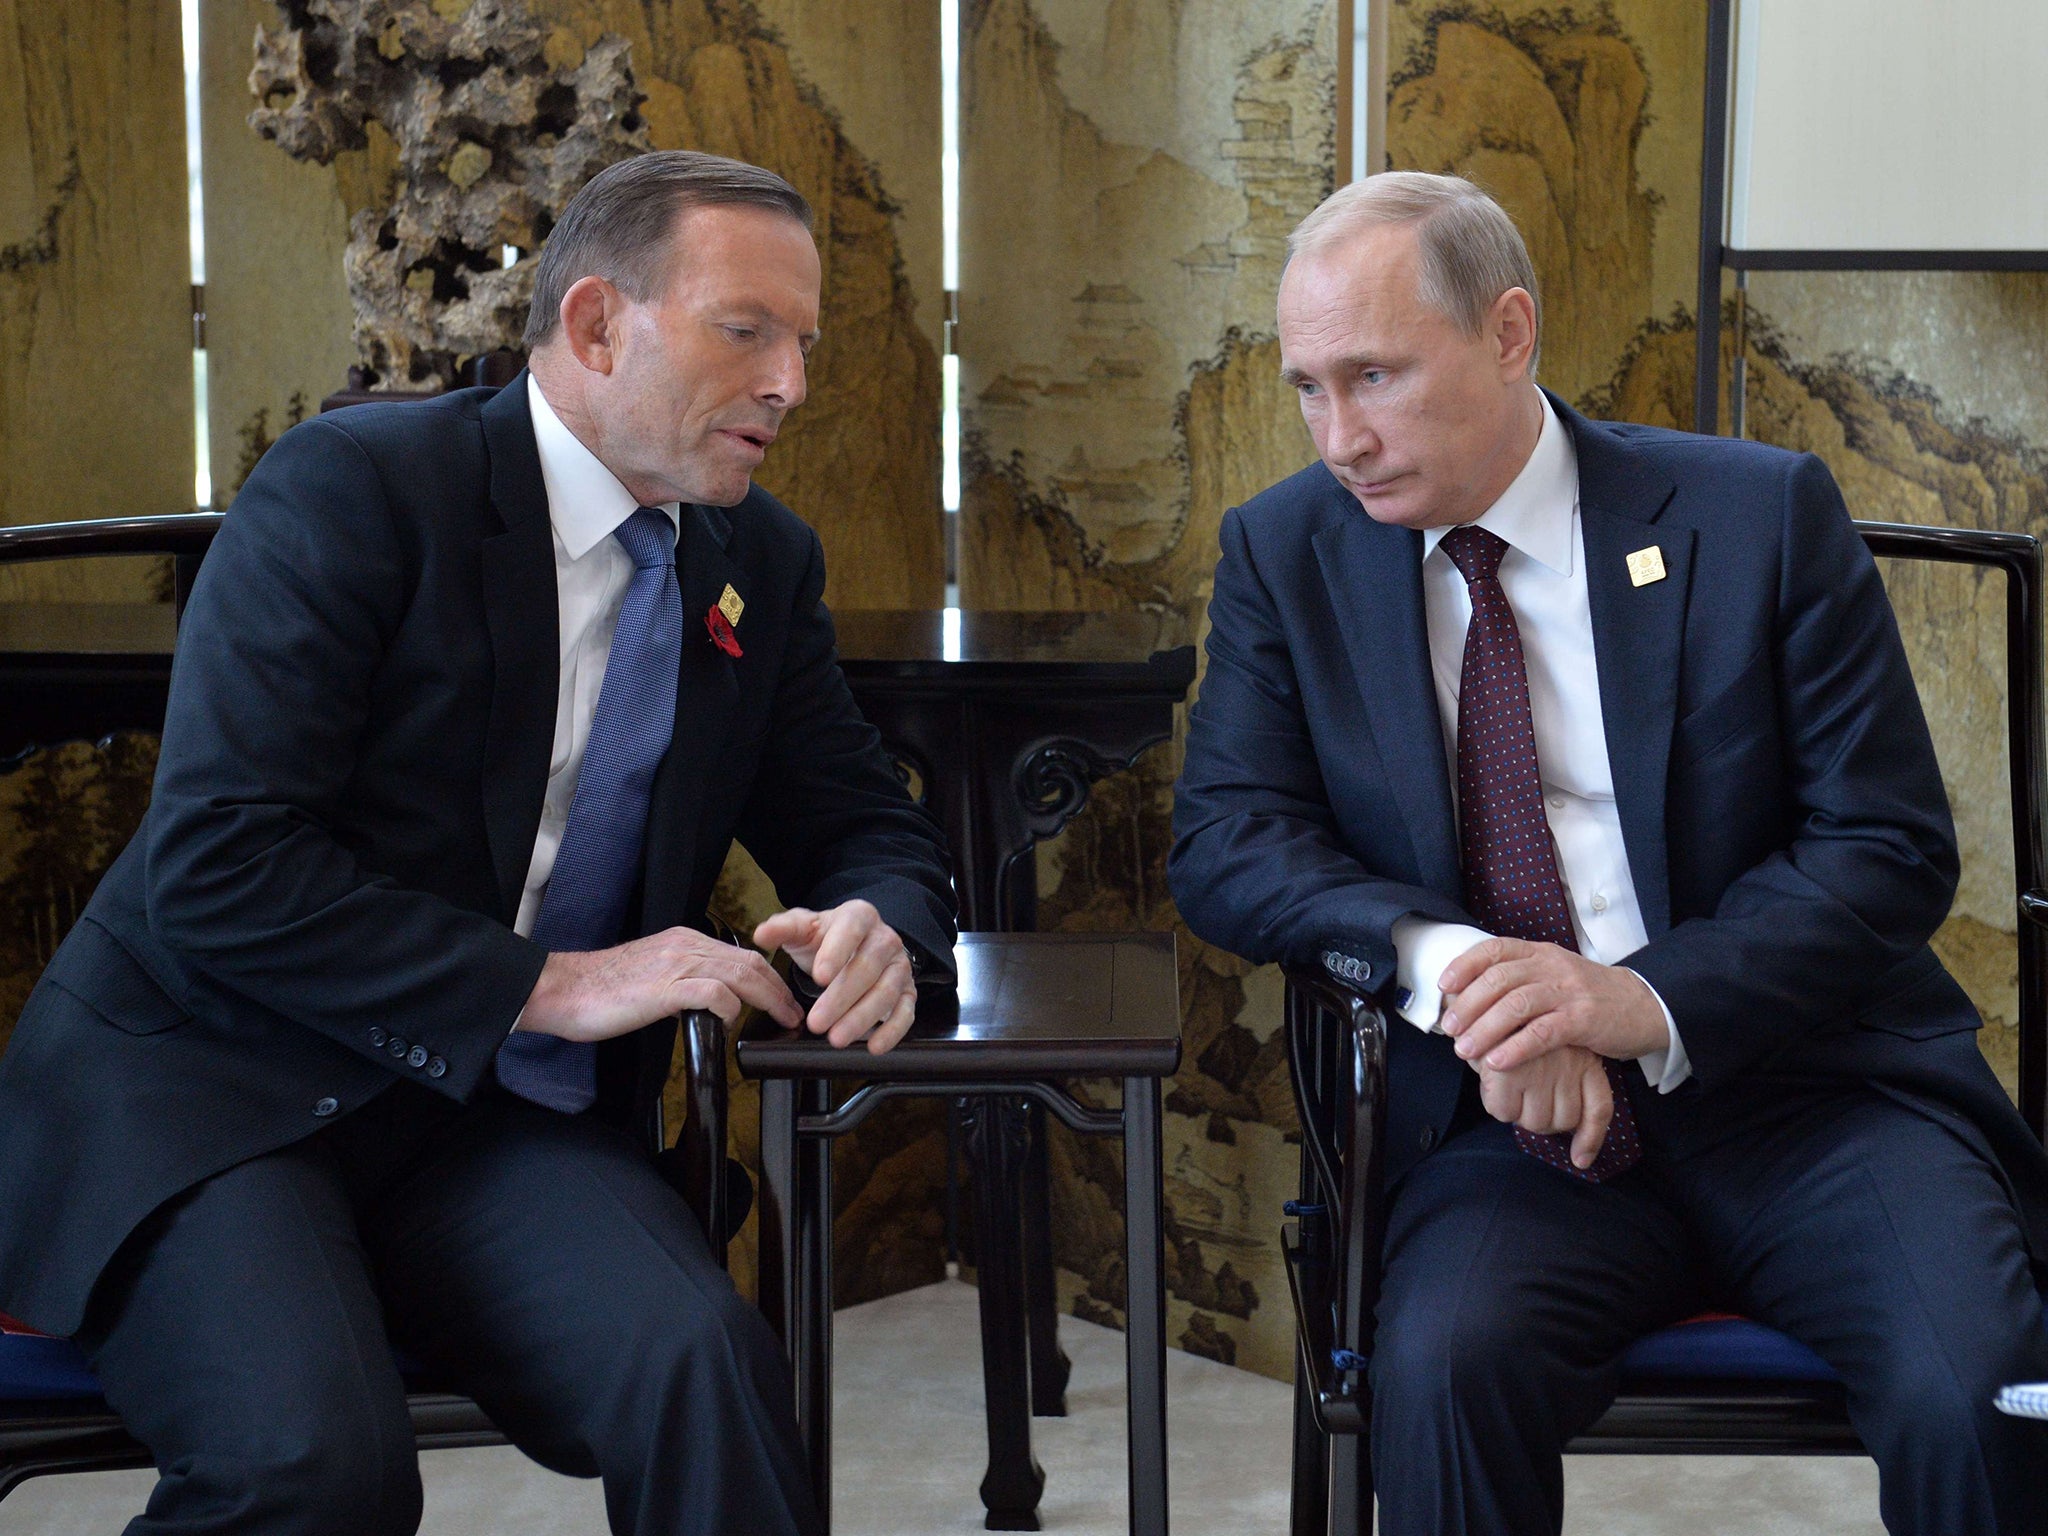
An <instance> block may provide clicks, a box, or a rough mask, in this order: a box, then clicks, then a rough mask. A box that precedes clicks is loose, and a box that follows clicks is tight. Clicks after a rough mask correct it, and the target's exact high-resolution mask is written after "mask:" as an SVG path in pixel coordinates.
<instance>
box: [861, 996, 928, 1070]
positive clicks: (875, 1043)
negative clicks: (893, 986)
mask: <svg viewBox="0 0 2048 1536" xmlns="http://www.w3.org/2000/svg"><path fill="white" fill-rule="evenodd" d="M916 1022H917V988H916V987H914V986H913V987H910V988H907V989H906V990H905V991H904V994H903V999H902V1001H901V1002H899V1003H897V1005H896V1011H895V1012H894V1013H892V1014H890V1015H889V1017H888V1019H887V1021H886V1022H885V1023H884V1024H883V1025H882V1027H881V1028H880V1029H878V1030H876V1031H875V1032H874V1033H873V1034H871V1035H869V1036H868V1049H869V1050H870V1051H871V1052H873V1053H874V1054H875V1055H877V1056H880V1055H882V1054H883V1053H884V1052H885V1051H892V1050H894V1049H895V1048H896V1045H897V1043H898V1042H899V1041H901V1040H902V1038H903V1037H904V1036H905V1035H907V1034H909V1033H910V1026H911V1025H912V1024H915V1023H916Z"/></svg>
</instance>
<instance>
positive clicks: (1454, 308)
mask: <svg viewBox="0 0 2048 1536" xmlns="http://www.w3.org/2000/svg"><path fill="white" fill-rule="evenodd" d="M1290 252H1291V260H1290V264H1289V266H1288V269H1287V272H1286V275H1285V277H1284V279H1283V282H1282V286H1281V290H1280V300H1279V319H1280V340H1281V350H1282V361H1283V368H1284V377H1285V378H1286V379H1287V381H1288V382H1289V383H1291V384H1292V385H1293V386H1294V387H1295V388H1296V389H1297V391H1298V392H1299V395H1300V398H1301V407H1302V412H1303V415H1304V417H1305V418H1306V420H1307V423H1308V426H1309V430H1310V433H1311V435H1312V436H1313V437H1314V439H1315V442H1316V447H1317V450H1318V452H1319V454H1320V455H1321V460H1322V462H1321V463H1319V464H1317V465H1315V466H1313V467H1312V468H1309V469H1307V470H1304V471H1302V472H1301V473H1300V474H1298V475H1295V476H1293V477H1292V478H1291V479H1288V480H1286V481H1284V482H1282V483H1281V484H1279V485H1277V486H1275V487H1273V488H1272V489H1270V490H1268V491H1266V492H1265V493H1263V494H1262V495H1260V496H1258V497H1256V498H1254V499H1253V500H1252V501H1250V502H1248V503H1247V504H1246V505H1244V506H1243V507H1241V508H1238V509H1236V510H1233V511H1232V512H1230V513H1229V514H1228V515H1227V516H1226V517H1225V518H1224V521H1223V526H1222V534H1221V541H1222V547H1223V556H1222V562H1221V564H1220V565H1219V567H1218V569H1217V573H1216V584H1215V591H1214V597H1213V599H1212V602H1211V604H1210V610H1209V612H1210V620H1211V626H1212V627H1211V632H1210V636H1209V642H1208V646H1209V666H1208V673H1207V677H1206V680H1205V681H1204V683H1203V685H1202V691H1201V698H1200V702H1199V704H1198V705H1197V706H1196V707H1195V710H1194V712H1193V716H1192V720H1191V724H1190V728H1189V735H1188V748H1187V763H1186V770H1185V773H1184V775H1183V777H1182V780H1181V783H1180V785H1179V789H1178V798H1177V803H1176V830H1177V834H1178V841H1177V843H1176V846H1175V848H1174V851H1173V856H1172V861H1171V866H1170V868H1171V874H1172V880H1173V889H1174V894H1175V896H1176V898H1177V900H1178V901H1179V903H1180V908H1181V911H1182V913H1183V914H1184V915H1185V916H1186V918H1187V921H1188V923H1189V925H1190V926H1191V927H1192V928H1193V929H1194V930H1195V931H1196V932H1197V933H1199V934H1201V935H1202V936H1203V937H1205V938H1207V939H1209V940H1210V941H1211V942H1214V943H1217V944H1220V945H1223V946H1226V947H1228V948H1230V949H1233V950H1235V951H1237V952H1238V953H1240V954H1243V955H1245V956H1247V957H1248V958H1250V959H1253V960H1257V961H1274V960H1285V961H1289V962H1295V963H1305V964H1315V963H1323V964H1328V965H1330V966H1332V967H1334V968H1336V969H1337V970H1339V971H1341V972H1342V973H1344V974H1346V975H1349V976H1351V977H1353V978H1354V979H1358V980H1362V981H1364V982H1365V983H1366V984H1367V985H1369V986H1372V987H1375V988H1379V987H1384V988H1385V989H1386V994H1387V996H1388V998H1389V1000H1390V1002H1391V1004H1392V1005H1393V1006H1394V1007H1395V1008H1396V1009H1397V1010H1398V1011H1399V1012H1400V1013H1401V1015H1402V1016H1403V1017H1404V1018H1405V1019H1406V1020H1407V1021H1408V1023H1406V1024H1402V1023H1397V1024H1396V1025H1395V1027H1394V1033H1393V1036H1392V1040H1391V1047H1390V1062H1389V1095H1390V1105H1389V1111H1388V1126H1387V1140H1386V1149H1387V1163H1388V1166H1387V1173H1388V1181H1389V1187H1388V1200H1389V1207H1388V1225H1387V1238H1386V1247H1385V1253H1384V1274H1385V1279H1384V1287H1383V1291H1382V1299H1381V1302H1380V1307H1379V1314H1378V1330H1377V1339H1376V1344H1375V1348H1374V1353H1373V1357H1372V1363H1371V1368H1370V1387H1371V1391H1372V1397H1373V1418H1372V1446H1371V1449H1372V1458H1373V1464H1374V1467H1375V1469H1376V1482H1377V1492H1378V1496H1379V1501H1380V1506H1379V1507H1380V1514H1381V1518H1382V1520H1383V1521H1384V1525H1385V1529H1386V1530H1387V1531H1388V1532H1389V1533H1390V1536H1408V1533H1416V1532H1487V1533H1500V1532H1517V1533H1524V1532H1527V1533H1533V1532H1541V1531H1556V1530H1557V1529H1558V1528H1559V1526H1560V1524H1561V1521H1562V1519H1563V1477H1562V1469H1561V1454H1562V1450H1563V1447H1564V1445H1565V1443H1566V1442H1567V1441H1568V1440H1569V1439H1570V1438H1571V1437H1572V1435H1573V1434H1575V1433H1576V1432H1577V1431H1578V1430H1579V1429H1581V1428H1582V1427H1584V1426H1585V1425H1586V1424H1588V1423H1590V1422H1591V1421H1592V1420H1593V1419H1594V1418H1595V1417H1597V1416H1598V1414H1599V1413H1600V1412H1601V1410H1602V1409H1603V1408H1604V1407H1605V1406H1606V1404H1607V1403H1608V1402H1609V1401H1610V1400H1611V1399H1612V1397H1613V1394H1614V1391H1615V1385H1616V1375H1615V1369H1616V1367H1615V1362H1616V1359H1617V1357H1618V1356H1619V1355H1620V1354H1621V1352H1622V1350H1623V1349H1624V1348H1625V1347H1626V1346H1627V1345H1628V1344H1629V1343H1630V1341H1632V1340H1633V1339H1635V1338H1637V1337H1639V1336H1641V1335H1642V1334H1645V1333H1648V1332H1650V1331H1652V1330H1654V1329H1656V1328H1658V1327H1660V1326H1662V1325H1665V1324H1668V1323H1670V1322H1672V1321H1675V1320H1677V1319H1679V1318H1681V1317H1684V1316H1686V1315H1687V1314H1689V1313H1691V1312H1695V1311H1698V1310H1700V1309H1701V1308H1702V1307H1703V1306H1706V1305H1721V1306H1731V1307H1734V1308H1737V1309H1739V1310H1741V1311H1743V1312H1746V1313H1748V1314H1750V1315H1753V1316H1755V1317H1757V1318H1759V1319H1760V1320H1762V1321H1764V1322H1766V1323H1769V1324H1771V1325H1773V1326H1775V1327H1777V1328H1780V1329H1782V1330H1784V1331H1786V1332H1787V1333H1790V1334H1792V1335H1793V1336H1794V1337H1796V1338H1799V1339H1801V1340H1803V1341H1805V1342H1806V1343H1807V1344H1809V1345H1811V1346H1812V1347H1813V1348H1814V1349H1815V1350H1817V1351H1818V1352H1819V1353H1820V1354H1821V1355H1822V1356H1823V1357H1825V1358H1826V1359H1827V1360H1828V1361H1829V1363H1830V1364H1832V1365H1833V1366H1834V1367H1835V1368H1836V1369H1837V1370H1839V1371H1840V1373H1841V1374H1842V1376H1843V1378H1844V1380H1845V1381H1846V1382H1847V1383H1848V1394H1849V1408H1850V1413H1851V1417H1852V1418H1853V1420H1854V1422H1855V1424H1856V1427H1857V1429H1858V1431H1859V1433H1860V1434H1861V1435H1862V1437H1863V1440H1864V1443H1865V1444H1866V1445H1867V1446H1868V1447H1869V1448H1870V1450H1871V1452H1872V1454H1873V1455H1874V1456H1875V1457H1876V1459H1877V1462H1878V1465H1879V1469H1880V1475H1881V1486H1882V1505H1883V1514H1884V1519H1885V1522H1886V1525H1887V1527H1888V1528H1889V1529H1891V1530H1893V1531H1898V1532H1918V1533H1922V1536H1961V1533H1968V1532H1982V1533H1990V1532H1993V1531H2005V1532H2018V1531H2022V1530H2034V1529H2038V1528H2039V1524H2038V1522H2039V1520H2040V1517H2041V1514H2042V1511H2043V1505H2044V1485H2043V1483H2042V1481H2041V1479H2040V1477H2039V1475H2038V1467H2037V1466H2030V1465H2029V1464H2028V1461H2027V1457H2028V1454H2029V1452H2028V1449H2027V1446H2026V1441H2025V1431H2024V1430H2023V1429H2021V1428H2019V1427H2016V1426H2015V1425H2014V1424H2013V1423H2012V1422H2011V1421H2009V1420H2005V1419H2003V1418H2002V1417H2001V1416H2000V1415H1999V1414H1997V1413H1995V1412H1994V1411H1993V1409H1992V1406H1991V1403H1992V1395H1993V1393H1994V1392H1995V1390H1996V1388H1997V1387H1998V1386H1999V1384H2000V1383H2001V1382H2004V1381H2010V1380H2014V1379H2023V1378H2038V1377H2040V1376H2043V1375H2048V1335H2044V1332H2043V1326H2042V1304H2041V1298H2040V1294H2039V1291H2038V1289H2037V1282H2038V1279H2039V1276H2040V1274H2041V1272H2042V1270H2041V1259H2042V1256H2043V1255H2044V1253H2048V1160H2044V1157H2043V1154H2042V1151H2041V1148H2040V1146H2039V1144H2038V1143H2036V1142H2035V1141H2034V1140H2033V1138H2032V1137H2031V1135H2030V1134H2029V1132H2028V1131H2027V1129H2026V1127H2025V1125H2024V1124H2023V1123H2022V1122H2021V1121H2020V1119H2019V1117H2018V1116H2017V1114H2016V1113H2015V1112H2014V1110H2013V1108H2012V1106H2011V1104H2010V1103H2009V1102H2008V1101H2007V1099H2006V1098H2005V1096H2004V1094H2003V1093H2002V1091H2001V1090H2000V1088H1999V1085H1998V1083H1997V1081H1996V1079H1995V1078H1994V1077H1993V1076H1992V1074H1991V1072H1990V1071H1989V1069H1988V1068H1987V1066H1986V1065H1985V1063H1984V1061H1983V1059H1982V1057H1981V1056H1980V1054H1979V1053H1978V1051H1977V1048H1976V1043H1975V1040H1974V1037H1973V1035H1972V1031H1973V1030H1974V1029H1975V1028H1976V1026H1977V1023H1978V1019H1977V1015H1976V1012H1975V1010H1974V1009H1973V1008H1972V1007H1971V1005H1970V1002H1969V1000H1968V999H1967V997H1965V995H1964V994H1963V992H1962V990H1961V989H1960V988H1959V987H1958V986H1957V985H1956V983H1955V982H1954V981H1953V980H1952V979H1951V978H1950V977H1949V976H1948V975H1947V973H1946V972H1945V971H1944V970H1943V969H1942V967H1941V965H1940V963H1939V961H1937V959H1936V958H1935V956H1934V954H1933V952H1932V951H1931V950H1930V949H1929V948H1928V945H1927V940H1928V937H1929V935H1930V934H1932V933H1933V931H1934V930H1935V928H1936V926H1937V925H1938V924H1939V923H1940V922H1941V920H1942V918H1943V917H1944V915H1945V914H1946V912H1947V910H1948V905H1949V902H1950V899H1951V897H1952V895H1953V892H1954V889H1955V882H1956V876H1957V857H1956V849H1955V839H1954V831H1953V828H1952V825H1951V823H1950V819H1949V812H1948V804H1947V800H1946V797H1945V795H1944V793H1943V789H1942V783H1941V777H1940V774H1939V771H1938V769H1937V766H1936V764H1935V760H1934V753H1933V749H1932V744H1931V742H1930V740H1929V737H1928V733H1927V728H1926V725H1925V722H1924V720H1923V719H1922V716H1921V712H1920V707H1919V703H1918V699H1917V696H1916V694H1915V692H1914V688H1913V681H1912V678H1911V676H1910V675H1909V673H1908V669H1907V664H1906V659H1905V656H1904V653H1903V650H1902V648H1901V646H1900V642H1899V637H1898V633H1897V627H1896V624H1895V622H1894V620H1893V617H1892V613H1891V609H1890V606H1889V604H1888V603H1887V601H1886V598H1885V594H1884V590H1883V587H1882V585H1881V584H1880V582H1879V579H1878V576H1877V572H1876V569H1875V567H1874V565H1873V563H1872V561H1871V559H1870V557H1869V555H1868V554H1867V553H1866V552H1865V550H1864V547H1863V545H1862V543H1861V541H1860V540H1859V539H1858V537H1857V536H1856V533H1855V531H1854V529H1853V528H1852V527H1851V525H1850V522H1849V518H1848V514H1847V512H1846V511H1845V509H1844V507H1843V504H1842V500H1841V497H1840V495H1839V493H1838V492H1837V491H1836V489H1835V486H1834V483H1833V481H1832V480H1831V479H1830V477H1829V475H1828V473H1827V471H1826V470H1825V468H1823V467H1822V465H1821V464H1820V462H1819V461H1818V460H1816V459H1814V458H1813V457H1811V456H1810V455H1795V454H1790V453H1784V452H1780V451H1777V450H1774V449H1770V448H1765V447H1760V446H1757V445H1755V444H1750V443H1743V442H1731V441H1723V440H1715V439H1707V438H1699V437H1692V436H1687V435H1684V434H1680V433H1674V432H1666V431H1658V430H1653V429H1649V428H1643V427H1629V426H1617V425H1608V424H1604V423H1596V422H1591V421H1588V420H1586V419H1584V418H1583V417H1581V416H1579V415H1578V414H1577V413H1575V412H1574V411H1572V410H1571V409H1570V408H1569V407H1568V406H1566V405H1565V404H1564V403H1563V402H1562V401H1561V400H1558V399H1557V398H1555V397H1554V396H1549V395H1546V394H1545V393H1543V392H1542V391H1540V390H1539V389H1538V388H1537V386H1536V384H1535V382H1534V373H1535V363H1536V355H1537V342H1538V318H1537V308H1536V298H1535V293H1536V290H1535V279H1534V274H1533V271H1532V270H1531V267H1530V263H1529V259H1528V255H1527V252H1526V251H1525V249H1524V248H1523V245H1522V241H1521V238H1520V236H1519V235H1518V234H1517V233H1516V231H1515V229H1514V226H1513V224H1512V223H1511V222H1510V221H1509V220H1508V218H1507V216H1506V215H1505V214H1504V213H1503V212H1502V211H1501V210H1500V208H1499V207H1498V206H1497V205H1495V204H1494V203H1493V202H1492V201H1491V199H1489V198H1487V197H1485V195H1484V194H1483V193H1481V192H1479V191H1478V189H1476V188H1474V187H1473V186H1471V185H1470V184H1469V183H1467V182H1464V181H1460V180H1458V179H1456V178H1451V177H1435V176H1423V175H1410V174H1399V175H1395V174H1389V175H1385V176H1376V177H1372V178H1368V179H1367V180H1366V181H1363V182H1360V183H1355V184H1353V185H1352V186H1349V187H1346V188H1344V189H1342V190H1340V191H1339V192H1338V193H1337V194H1336V195H1335V196H1333V197H1332V198H1331V199H1330V201H1329V202H1328V203H1326V204H1325V205H1324V206H1323V207H1322V208H1321V209H1319V210H1317V212H1316V213H1315V214H1313V215H1311V216H1310V218H1309V219H1308V220H1306V221H1304V223H1303V225H1302V226H1301V228H1300V229H1299V230H1297V231H1296V233H1295V236H1294V237H1293V240H1292V242H1291V244H1290ZM1410 1025H1413V1026H1415V1027H1410Z"/></svg>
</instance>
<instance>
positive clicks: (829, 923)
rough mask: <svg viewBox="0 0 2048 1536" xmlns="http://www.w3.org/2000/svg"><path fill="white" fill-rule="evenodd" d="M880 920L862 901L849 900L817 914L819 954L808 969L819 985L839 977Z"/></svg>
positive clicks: (871, 908) (829, 982) (826, 984)
mask: <svg viewBox="0 0 2048 1536" xmlns="http://www.w3.org/2000/svg"><path fill="white" fill-rule="evenodd" d="M880 921H881V918H880V916H879V915H878V914H877V913H876V911H875V909H874V908H873V907H872V906H871V905H869V904H868V903H867V902H865V901H848V902H842V903H840V905H838V906H836V907H834V908H832V910H831V911H829V912H821V913H819V914H818V953H817V956H816V958H815V959H813V960H812V961H811V963H810V965H809V966H808V967H807V969H808V970H809V971H810V973H811V979H812V980H813V981H815V982H817V983H818V985H819V986H821V987H823V986H829V985H830V984H831V983H832V982H834V981H836V980H838V978H839V973H840V971H841V970H842V969H843V968H844V967H845V965H846V962H847V961H848V960H850V959H852V958H853V956H854V955H855V954H856V953H857V952H858V951H859V949H860V946H861V942H862V940H864V939H866V938H867V936H868V933H869V930H870V929H872V928H873V927H874V926H875V925H876V924H877V923H879V922H880Z"/></svg>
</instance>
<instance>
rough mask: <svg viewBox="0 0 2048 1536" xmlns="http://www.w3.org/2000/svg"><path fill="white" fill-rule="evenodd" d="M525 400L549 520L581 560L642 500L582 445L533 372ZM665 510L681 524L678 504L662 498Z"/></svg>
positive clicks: (567, 548) (573, 557) (528, 378)
mask: <svg viewBox="0 0 2048 1536" xmlns="http://www.w3.org/2000/svg"><path fill="white" fill-rule="evenodd" d="M526 403H527V406H528V408H529V409H530V410H531V412H532V414H533V446H534V447H535V449H537V450H538V451H539V453H540V478H541V482H542V483H543V484H544V485H545V486H546V487H547V493H548V520H549V521H550V522H552V523H553V524H554V525H555V537H557V538H559V539H560V540H561V541H562V549H563V550H564V552H565V553H567V555H568V556H569V558H570V559H571V560H581V559H582V558H583V557H584V556H585V555H587V554H589V553H590V552H591V551H592V550H593V549H595V548H597V546H598V545H600V544H602V543H603V542H604V541H605V540H606V539H608V538H610V537H611V536H612V534H613V533H614V532H616V531H617V530H618V527H619V525H620V524H621V523H623V522H625V520H626V519H627V518H629V517H631V516H632V515H633V514H634V513H635V512H637V511H639V510H640V503H639V502H637V501H635V500H634V499H633V493H632V492H631V491H629V490H627V489H626V488H625V486H624V485H622V484H620V483H619V477H618V476H617V475H615V474H613V473H612V472H611V471H610V470H608V469H606V468H605V467H604V464H603V462H602V461H601V460H600V459H599V458H598V456H597V455H596V454H594V453H592V452H591V451H590V450H589V449H588V448H586V447H584V446H583V441H582V439H581V438H579V437H577V435H576V434H575V433H574V432H571V431H570V430H569V429H568V428H567V427H565V426H564V425H562V418H561V417H559V416H557V415H556V414H555V408H554V407H553V406H551V405H549V404H548V397H547V396H546V395H544V394H542V393H541V389H540V380H538V379H536V378H535V377H534V376H533V375H532V374H530V373H529V374H528V375H527V376H526ZM661 510H662V511H664V512H666V513H667V514H668V520H669V521H670V522H671V523H673V524H674V525H675V526H676V527H677V528H681V527H682V504H681V503H680V502H674V501H664V502H663V503H661Z"/></svg>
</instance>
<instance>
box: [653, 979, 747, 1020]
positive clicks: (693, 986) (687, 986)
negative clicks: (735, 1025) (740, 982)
mask: <svg viewBox="0 0 2048 1536" xmlns="http://www.w3.org/2000/svg"><path fill="white" fill-rule="evenodd" d="M670 995H671V996H672V997H673V998H674V999H675V1012H677V1013H692V1012H695V1011H696V1010H697V1009H699V1008H708V1009H710V1010H711V1011H712V1012H713V1013H715V1014H717V1015H718V1016H719V1017H720V1018H721V1019H723V1020H724V1021H725V1022H726V1023H728V1024H730V1023H731V1022H732V1021H733V1020H734V1019H736V1018H738V1017H739V1016H740V998H739V994H738V993H737V992H735V991H733V989H732V988H731V987H728V986H727V985H726V984H725V983H724V982H722V981H720V980H718V978H717V977H715V976H689V977H685V978H684V979H683V980H681V981H679V982H677V983H676V985H675V989H674V991H673V992H672V993H671V994H670Z"/></svg>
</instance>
